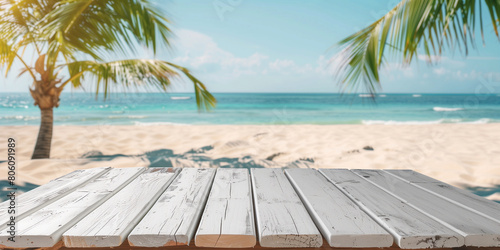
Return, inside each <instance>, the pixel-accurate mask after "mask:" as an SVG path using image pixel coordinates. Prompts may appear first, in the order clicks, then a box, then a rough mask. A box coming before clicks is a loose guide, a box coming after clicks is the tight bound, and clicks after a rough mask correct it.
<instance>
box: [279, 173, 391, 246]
mask: <svg viewBox="0 0 500 250" xmlns="http://www.w3.org/2000/svg"><path fill="white" fill-rule="evenodd" d="M285 174H286V175H287V176H288V178H289V179H290V182H291V183H292V185H293V186H294V188H295V190H296V191H297V193H298V194H299V196H300V197H301V199H302V201H303V202H304V205H305V206H306V208H307V210H308V211H309V214H310V215H311V216H312V218H313V220H314V222H315V223H316V226H318V228H319V229H320V231H321V233H322V234H323V237H325V239H326V240H327V241H328V243H329V244H330V246H332V247H390V246H392V244H393V241H394V240H393V238H392V236H391V235H390V234H389V233H388V232H387V231H385V230H384V229H383V228H382V227H381V226H380V225H379V224H377V223H376V222H375V221H374V220H373V219H372V218H370V216H368V214H366V213H365V212H364V211H362V210H361V208H359V207H358V205H356V204H355V203H354V202H353V201H351V199H349V198H348V197H347V196H345V195H344V194H343V193H342V192H341V191H340V190H339V189H338V188H337V187H335V186H334V185H333V184H332V183H330V182H329V181H328V180H327V179H326V177H324V176H323V175H322V174H321V173H319V172H318V171H317V170H314V169H287V170H285Z"/></svg>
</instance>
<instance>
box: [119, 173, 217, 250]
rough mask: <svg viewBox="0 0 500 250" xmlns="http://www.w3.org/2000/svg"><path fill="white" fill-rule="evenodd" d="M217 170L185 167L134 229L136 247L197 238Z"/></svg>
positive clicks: (132, 239)
mask: <svg viewBox="0 0 500 250" xmlns="http://www.w3.org/2000/svg"><path fill="white" fill-rule="evenodd" d="M214 175H215V169H195V168H185V169H183V170H182V171H181V172H180V174H179V175H178V176H177V178H175V180H174V181H173V182H172V184H170V186H169V187H168V188H167V190H166V191H165V192H164V193H163V194H162V195H161V196H160V198H159V199H158V201H157V202H156V203H155V204H154V205H153V207H152V208H151V209H150V210H149V212H148V213H147V214H146V215H145V216H144V218H143V219H142V220H141V222H139V224H138V225H137V226H136V227H135V228H134V229H133V230H132V232H131V233H130V235H129V236H128V242H129V243H130V245H132V246H144V247H160V246H175V245H187V244H189V242H190V241H191V239H192V238H193V235H194V232H195V230H196V227H197V226H198V221H199V219H200V216H201V213H202V211H203V208H204V205H205V202H206V200H207V197H208V193H209V191H210V186H211V185H212V180H213V178H214Z"/></svg>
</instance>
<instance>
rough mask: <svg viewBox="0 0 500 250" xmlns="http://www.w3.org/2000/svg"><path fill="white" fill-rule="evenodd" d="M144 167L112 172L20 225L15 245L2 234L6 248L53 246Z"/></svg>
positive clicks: (0, 242) (0, 240) (3, 244)
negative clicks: (68, 230) (67, 231)
mask: <svg viewBox="0 0 500 250" xmlns="http://www.w3.org/2000/svg"><path fill="white" fill-rule="evenodd" d="M142 171H144V168H117V169H111V170H110V171H108V172H107V173H105V174H103V175H101V176H99V177H98V178H97V179H95V180H93V181H92V182H89V183H87V184H85V185H84V186H82V187H80V188H78V189H76V190H75V191H74V192H72V193H70V194H68V195H66V196H64V197H63V198H61V199H59V200H57V201H56V202H54V203H52V204H50V205H48V206H46V207H44V208H42V209H40V210H38V211H36V212H35V213H33V214H31V215H29V216H27V217H26V218H24V219H22V220H20V221H18V222H17V226H18V227H17V232H16V238H15V240H16V241H15V242H12V241H8V238H9V234H8V232H6V230H2V231H1V232H0V246H3V247H17V248H21V247H52V246H53V245H54V244H56V243H57V242H59V240H60V239H61V238H62V234H63V233H64V232H65V231H66V230H67V229H69V228H70V227H71V226H73V225H74V224H75V223H77V222H78V221H79V220H81V219H82V218H83V217H85V216H86V215H87V214H89V213H90V212H92V210H94V209H95V208H97V207H98V206H100V205H101V204H102V203H104V202H105V201H106V200H107V199H109V198H110V197H111V196H113V194H115V193H116V192H117V191H119V190H120V189H122V188H123V187H124V186H126V185H127V184H128V183H130V182H131V181H132V180H133V179H134V178H135V177H137V176H138V175H139V174H140V173H141V172H142Z"/></svg>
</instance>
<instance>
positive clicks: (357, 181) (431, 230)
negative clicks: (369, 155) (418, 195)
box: [320, 169, 464, 249]
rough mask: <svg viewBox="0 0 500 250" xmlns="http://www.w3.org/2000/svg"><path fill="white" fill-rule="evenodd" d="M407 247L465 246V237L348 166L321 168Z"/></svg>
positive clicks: (399, 242) (399, 243)
mask: <svg viewBox="0 0 500 250" xmlns="http://www.w3.org/2000/svg"><path fill="white" fill-rule="evenodd" d="M320 172H321V173H323V174H324V175H325V176H326V177H327V178H328V179H329V180H330V181H331V182H332V183H333V184H335V185H336V186H337V187H338V188H339V189H340V190H342V191H343V192H344V193H345V194H346V195H347V196H349V197H350V198H351V200H353V201H354V202H356V204H358V206H359V207H361V208H362V209H363V210H364V211H365V212H366V213H368V214H369V215H370V216H371V217H372V218H373V219H374V220H375V221H377V222H378V223H379V224H380V225H381V226H383V227H384V228H385V229H386V230H387V231H388V232H389V233H391V234H392V236H394V239H395V241H396V243H397V244H398V245H399V247H401V248H404V249H409V248H412V249H419V248H446V247H461V246H463V245H464V237H463V236H462V235H460V234H459V233H457V232H455V231H453V230H451V229H449V228H448V227H446V226H444V225H443V224H441V223H439V222H436V221H435V220H433V219H431V218H430V217H428V216H427V215H425V214H423V213H422V212H420V211H418V210H417V209H415V208H413V207H411V206H408V205H407V204H406V203H405V202H404V201H401V200H399V199H397V198H396V197H394V196H392V195H390V194H388V193H386V192H384V191H383V190H382V189H380V188H378V187H376V186H375V185H373V184H372V183H370V182H368V181H366V180H365V179H363V178H361V177H359V176H358V175H356V174H355V173H353V172H351V171H349V170H345V169H321V170H320Z"/></svg>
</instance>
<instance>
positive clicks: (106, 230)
mask: <svg viewBox="0 0 500 250" xmlns="http://www.w3.org/2000/svg"><path fill="white" fill-rule="evenodd" d="M175 175H176V171H175V170H174V169H172V168H149V169H147V170H146V171H144V172H143V173H142V174H141V175H139V176H138V177H137V178H135V179H134V180H133V181H132V182H131V183H130V184H128V185H127V186H126V187H124V188H123V189H122V190H120V191H119V192H118V193H116V194H115V195H113V197H111V198H110V199H109V200H107V201H106V202H104V203H103V204H102V205H101V206H99V207H98V208H96V209H95V210H94V211H92V213H90V214H89V215H87V216H86V217H85V218H83V219H82V220H80V221H79V222H78V223H76V224H75V225H74V226H73V227H71V228H70V229H69V230H68V231H66V232H65V233H64V234H63V241H64V245H65V246H67V247H114V246H119V245H121V244H122V243H123V241H124V240H125V239H126V238H127V235H128V234H129V233H130V231H132V229H133V228H134V227H135V225H137V224H138V223H139V221H140V220H141V219H142V217H143V216H144V215H145V214H146V213H147V212H148V211H149V209H150V208H151V206H153V204H154V203H155V202H156V200H157V199H158V197H160V195H161V194H162V193H163V191H165V189H166V188H167V187H168V185H169V184H170V183H171V182H172V181H173V179H174V177H175Z"/></svg>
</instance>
